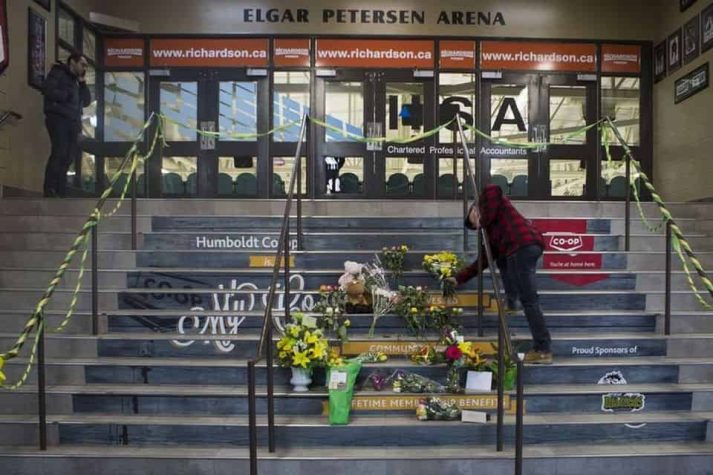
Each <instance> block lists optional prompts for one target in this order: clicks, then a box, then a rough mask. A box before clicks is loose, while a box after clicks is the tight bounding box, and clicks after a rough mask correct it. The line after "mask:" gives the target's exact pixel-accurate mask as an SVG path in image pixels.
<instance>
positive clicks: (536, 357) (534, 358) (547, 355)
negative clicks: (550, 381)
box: [525, 350, 552, 364]
mask: <svg viewBox="0 0 713 475" xmlns="http://www.w3.org/2000/svg"><path fill="white" fill-rule="evenodd" d="M525 364H552V352H551V351H550V352H544V351H535V350H530V351H528V352H527V353H526V354H525Z"/></svg>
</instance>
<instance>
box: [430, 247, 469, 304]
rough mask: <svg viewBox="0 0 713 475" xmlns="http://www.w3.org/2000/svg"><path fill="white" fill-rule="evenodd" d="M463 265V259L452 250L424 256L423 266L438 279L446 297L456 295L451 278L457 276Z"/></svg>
mask: <svg viewBox="0 0 713 475" xmlns="http://www.w3.org/2000/svg"><path fill="white" fill-rule="evenodd" d="M461 266H462V262H461V260H460V259H459V258H458V256H456V255H455V254H453V253H452V252H446V251H444V252H439V253H438V254H428V255H425V256H424V257H423V268H424V269H425V270H426V272H428V273H429V274H431V275H432V276H433V277H435V278H436V279H437V280H438V282H439V284H440V286H441V290H442V291H443V296H444V297H446V298H452V297H453V296H454V295H455V290H456V289H455V286H454V285H453V284H452V283H451V282H450V281H449V279H450V278H451V277H455V275H456V272H457V271H458V269H460V267H461Z"/></svg>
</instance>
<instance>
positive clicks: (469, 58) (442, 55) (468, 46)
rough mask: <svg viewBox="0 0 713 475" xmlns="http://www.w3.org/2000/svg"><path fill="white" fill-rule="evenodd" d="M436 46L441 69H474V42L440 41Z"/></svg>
mask: <svg viewBox="0 0 713 475" xmlns="http://www.w3.org/2000/svg"><path fill="white" fill-rule="evenodd" d="M438 46H439V48H438V49H439V65H440V67H441V69H459V70H467V71H472V70H474V69H475V41H453V40H441V41H440V42H439V45H438ZM451 117H452V116H451Z"/></svg>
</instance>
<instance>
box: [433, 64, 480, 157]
mask: <svg viewBox="0 0 713 475" xmlns="http://www.w3.org/2000/svg"><path fill="white" fill-rule="evenodd" d="M438 107H439V116H438V123H439V124H443V123H445V122H447V121H449V120H451V119H452V118H453V116H455V114H456V113H459V114H460V117H461V120H462V123H468V124H470V125H474V123H473V120H474V119H473V118H474V117H475V75H474V74H467V73H442V74H440V75H439V76H438ZM453 130H458V129H457V128H455V124H453ZM453 130H451V128H448V129H443V130H441V131H440V132H439V135H438V140H439V141H440V142H441V143H453ZM463 132H464V133H465V137H466V140H467V141H468V142H475V132H473V131H472V130H463ZM456 143H460V138H458V137H456Z"/></svg>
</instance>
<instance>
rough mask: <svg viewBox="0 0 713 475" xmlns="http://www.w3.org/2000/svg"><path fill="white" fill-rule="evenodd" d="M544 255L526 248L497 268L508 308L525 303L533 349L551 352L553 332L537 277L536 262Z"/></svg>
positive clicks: (501, 261) (524, 307)
mask: <svg viewBox="0 0 713 475" xmlns="http://www.w3.org/2000/svg"><path fill="white" fill-rule="evenodd" d="M541 255H542V248H541V247H540V246H535V245H533V246H526V247H523V248H520V249H518V250H517V251H515V253H514V254H512V255H510V256H508V257H507V258H505V259H499V260H498V267H499V268H500V274H501V275H502V278H503V285H504V286H505V294H506V296H507V303H508V307H510V308H514V307H515V305H516V304H517V300H520V303H522V307H523V309H524V311H525V317H527V323H528V324H529V325H530V332H531V333H532V340H533V343H534V345H533V349H534V350H535V351H546V352H549V351H550V346H551V338H550V332H549V331H548V330H547V325H546V324H545V317H544V315H543V314H542V309H541V308H540V297H539V296H538V295H537V276H536V274H535V271H536V268H537V261H538V260H539V259H540V256H541Z"/></svg>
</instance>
